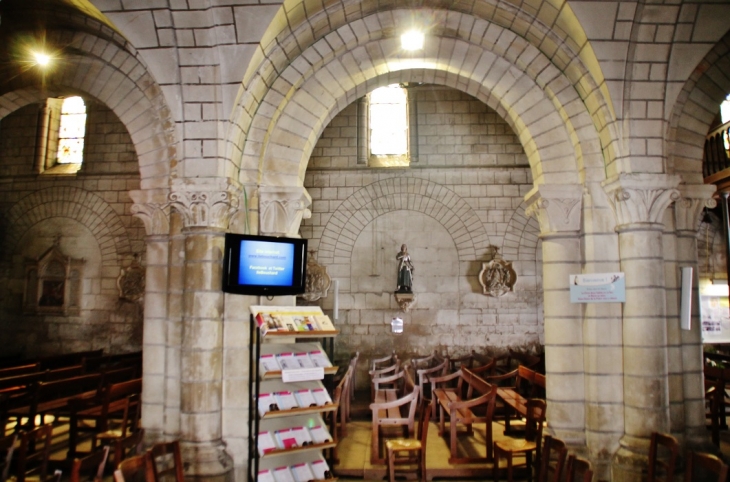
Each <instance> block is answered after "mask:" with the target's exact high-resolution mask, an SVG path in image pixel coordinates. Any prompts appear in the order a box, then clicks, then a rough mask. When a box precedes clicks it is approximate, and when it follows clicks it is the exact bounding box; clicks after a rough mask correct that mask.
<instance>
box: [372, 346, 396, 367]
mask: <svg viewBox="0 0 730 482" xmlns="http://www.w3.org/2000/svg"><path fill="white" fill-rule="evenodd" d="M397 360H398V355H396V354H395V351H393V352H392V353H391V354H390V355H386V356H382V357H378V358H373V359H372V360H370V368H369V371H374V370H379V369H381V368H385V367H388V366H391V365H393V364H395V362H396V361H397Z"/></svg>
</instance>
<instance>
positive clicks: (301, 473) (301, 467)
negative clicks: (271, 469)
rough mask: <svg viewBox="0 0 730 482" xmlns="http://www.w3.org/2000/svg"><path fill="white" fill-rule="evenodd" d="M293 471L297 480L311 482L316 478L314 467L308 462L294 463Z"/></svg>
mask: <svg viewBox="0 0 730 482" xmlns="http://www.w3.org/2000/svg"><path fill="white" fill-rule="evenodd" d="M291 471H292V474H293V475H294V480H296V482H309V481H310V480H314V478H315V477H314V474H313V473H312V469H311V468H309V465H308V464H306V463H301V464H295V465H292V466H291Z"/></svg>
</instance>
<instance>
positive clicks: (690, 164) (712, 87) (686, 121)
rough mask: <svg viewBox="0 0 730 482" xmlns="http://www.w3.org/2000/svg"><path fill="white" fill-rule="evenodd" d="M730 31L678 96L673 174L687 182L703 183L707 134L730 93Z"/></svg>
mask: <svg viewBox="0 0 730 482" xmlns="http://www.w3.org/2000/svg"><path fill="white" fill-rule="evenodd" d="M728 71H730V32H728V34H726V35H725V36H724V37H723V38H722V40H720V42H718V43H717V44H716V45H715V47H713V48H712V49H711V50H710V52H709V53H708V54H707V55H706V56H705V58H704V59H703V60H702V61H701V62H700V63H699V64H698V65H697V66H696V67H695V69H694V71H693V72H692V74H691V75H690V77H689V79H688V80H687V82H685V84H684V87H683V88H682V90H681V92H680V93H679V95H678V96H677V102H676V103H675V106H674V110H673V111H672V115H671V117H670V120H669V132H668V136H667V152H669V153H670V156H669V159H668V170H669V173H674V174H680V175H681V176H682V180H683V181H684V182H685V183H686V184H702V183H703V182H704V179H703V174H702V157H703V153H704V146H705V137H706V136H707V133H708V131H709V130H710V126H711V125H712V122H713V121H714V120H715V116H716V115H717V112H718V111H719V106H720V104H721V103H722V101H723V100H725V97H726V96H727V95H728V93H730V77H728V75H727V72H728Z"/></svg>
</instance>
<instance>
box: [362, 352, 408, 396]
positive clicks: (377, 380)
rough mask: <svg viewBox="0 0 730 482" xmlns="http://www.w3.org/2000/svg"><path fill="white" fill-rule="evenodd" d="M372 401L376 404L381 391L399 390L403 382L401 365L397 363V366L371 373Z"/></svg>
mask: <svg viewBox="0 0 730 482" xmlns="http://www.w3.org/2000/svg"><path fill="white" fill-rule="evenodd" d="M370 377H371V378H370V401H371V402H375V401H377V400H376V393H377V392H378V391H379V390H385V389H392V390H397V389H398V388H399V385H401V384H402V380H403V369H402V368H401V366H400V363H399V362H398V361H396V364H395V365H391V366H389V367H387V368H383V369H381V370H375V371H371V372H370Z"/></svg>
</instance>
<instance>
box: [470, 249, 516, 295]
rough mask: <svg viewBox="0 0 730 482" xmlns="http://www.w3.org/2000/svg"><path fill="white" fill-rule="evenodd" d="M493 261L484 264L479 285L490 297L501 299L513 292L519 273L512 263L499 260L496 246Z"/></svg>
mask: <svg viewBox="0 0 730 482" xmlns="http://www.w3.org/2000/svg"><path fill="white" fill-rule="evenodd" d="M492 249H493V250H494V254H493V258H492V260H491V261H488V262H486V263H482V270H481V271H480V272H479V284H480V285H482V290H483V291H482V292H483V293H484V294H485V295H488V296H494V297H495V298H496V297H500V296H503V295H505V294H507V293H509V292H510V291H513V288H514V286H515V282H516V281H517V273H516V272H515V270H514V268H512V261H505V260H504V259H502V258H501V257H500V258H497V255H498V254H497V250H498V248H497V247H496V246H492Z"/></svg>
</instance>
